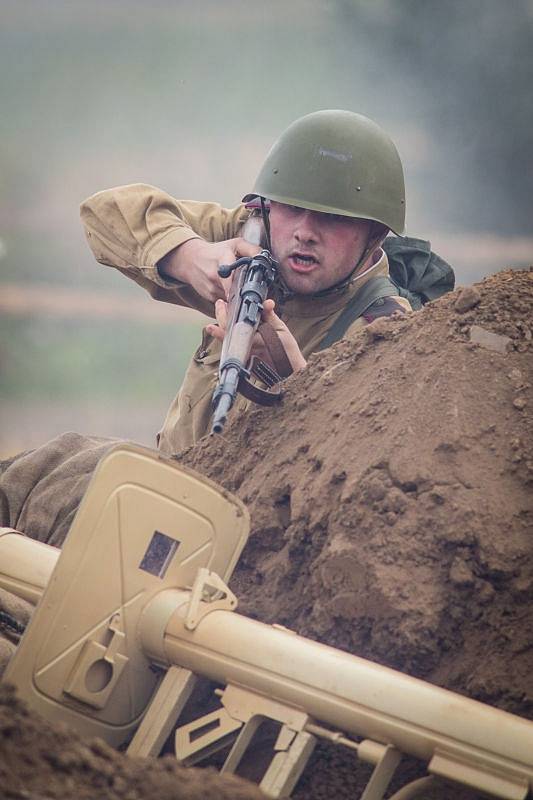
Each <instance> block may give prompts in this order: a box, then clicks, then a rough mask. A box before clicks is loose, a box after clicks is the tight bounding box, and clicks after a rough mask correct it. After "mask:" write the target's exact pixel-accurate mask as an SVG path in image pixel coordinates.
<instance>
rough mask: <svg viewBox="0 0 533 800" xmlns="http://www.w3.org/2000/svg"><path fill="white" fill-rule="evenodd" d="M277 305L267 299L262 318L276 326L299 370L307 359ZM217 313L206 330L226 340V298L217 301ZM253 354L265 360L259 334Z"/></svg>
mask: <svg viewBox="0 0 533 800" xmlns="http://www.w3.org/2000/svg"><path fill="white" fill-rule="evenodd" d="M275 305H276V304H275V303H274V300H271V299H270V298H269V299H267V300H265V302H264V305H263V312H262V315H261V316H262V320H263V322H265V323H267V324H268V325H271V326H272V327H273V328H274V330H275V331H276V333H277V334H278V336H279V338H280V340H281V343H282V345H283V347H284V349H285V352H286V353H287V358H288V359H289V361H290V363H291V366H292V368H293V370H294V372H297V371H298V370H300V369H303V368H304V367H305V366H306V364H307V361H306V360H305V358H304V356H303V354H302V351H301V350H300V348H299V346H298V342H297V341H296V339H295V338H294V336H293V335H292V333H291V332H290V330H289V329H288V328H287V326H286V325H285V323H284V322H283V320H282V319H280V318H279V317H278V315H277V314H276V313H275V311H274V308H275ZM215 315H216V319H217V324H216V325H214V324H211V325H207V326H206V331H207V333H209V334H210V335H211V336H213V337H214V338H215V339H218V340H219V341H221V342H222V341H223V340H224V335H225V333H226V319H227V304H226V303H225V301H224V300H217V301H216V303H215ZM251 355H256V356H259V358H262V359H263V360H265V354H264V343H263V340H262V338H261V336H260V335H259V334H256V335H255V338H254V343H253V345H252V352H251Z"/></svg>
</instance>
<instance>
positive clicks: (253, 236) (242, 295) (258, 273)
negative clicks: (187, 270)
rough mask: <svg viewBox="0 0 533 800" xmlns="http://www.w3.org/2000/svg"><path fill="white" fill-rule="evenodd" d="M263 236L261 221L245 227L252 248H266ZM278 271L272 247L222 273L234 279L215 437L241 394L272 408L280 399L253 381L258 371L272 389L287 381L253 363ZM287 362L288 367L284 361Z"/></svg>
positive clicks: (254, 219)
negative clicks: (266, 303) (255, 340)
mask: <svg viewBox="0 0 533 800" xmlns="http://www.w3.org/2000/svg"><path fill="white" fill-rule="evenodd" d="M262 235H263V227H262V223H261V221H260V219H259V218H258V217H256V216H251V217H250V218H249V219H248V220H247V222H246V224H245V226H244V228H243V237H244V238H245V239H246V240H247V241H249V242H251V244H260V243H261V241H262ZM277 273H278V264H277V262H276V261H275V260H274V258H273V257H272V255H271V254H270V253H269V251H268V250H266V249H263V250H262V251H261V252H260V253H258V254H257V255H256V256H254V257H253V258H239V259H238V260H237V261H235V262H234V263H233V264H229V265H227V266H221V267H220V268H219V270H218V274H219V275H220V277H221V278H228V277H229V276H230V275H231V274H233V280H232V284H231V290H230V295H229V299H228V321H227V327H226V333H225V336H224V342H223V344H222V353H221V356H220V366H219V370H218V384H217V387H216V389H215V391H214V394H213V409H214V411H213V422H212V428H211V432H212V433H221V432H222V430H223V428H224V424H225V422H226V419H227V415H228V412H229V410H230V409H231V407H232V405H233V403H234V402H235V398H236V396H237V392H238V391H240V392H241V394H243V395H244V396H245V397H247V398H248V399H250V400H253V401H254V402H255V403H260V404H263V405H272V404H273V403H274V402H276V401H277V400H278V399H279V397H280V394H279V392H276V391H268V390H264V389H261V387H259V386H257V385H255V384H253V383H252V382H251V381H250V376H251V373H253V374H254V375H255V376H256V377H258V378H259V379H260V380H261V381H262V382H263V383H264V384H265V385H266V386H267V387H268V389H271V388H272V387H273V386H274V385H275V384H277V383H279V381H280V380H281V376H280V375H279V374H278V373H277V372H276V370H274V369H272V368H271V367H270V366H269V365H268V364H265V363H264V362H263V361H261V360H260V359H258V358H255V357H254V358H252V361H251V362H250V363H249V359H250V352H251V349H252V342H253V338H254V336H255V334H256V332H257V330H258V328H259V325H260V323H261V312H262V310H263V303H264V301H265V300H266V298H267V296H268V293H269V291H270V289H271V287H272V286H273V284H274V283H275V281H276V278H277ZM281 363H282V365H283V366H284V362H283V361H282V362H281ZM282 371H285V372H286V370H282ZM289 371H290V367H289ZM283 377H285V375H283Z"/></svg>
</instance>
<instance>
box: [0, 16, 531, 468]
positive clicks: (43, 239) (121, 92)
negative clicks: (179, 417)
mask: <svg viewBox="0 0 533 800" xmlns="http://www.w3.org/2000/svg"><path fill="white" fill-rule="evenodd" d="M481 6H482V7H481ZM532 27H533V15H532V14H531V2H530V0H516V2H515V3H513V4H512V8H511V7H508V5H505V4H501V3H499V2H498V0H485V2H484V3H483V4H481V5H479V4H475V3H470V4H468V3H466V4H465V3H464V2H463V0H448V2H447V3H445V4H442V3H439V2H437V0H429V1H428V0H381V2H379V3H369V2H367V0H327V1H326V0H294V1H293V2H292V3H291V4H289V5H287V3H285V2H284V1H283V0H272V1H271V2H269V3H267V4H255V5H254V4H250V3H249V2H247V1H246V0H225V2H224V3H221V2H219V0H203V2H202V3H201V4H196V5H193V4H190V3H185V2H179V1H178V0H153V1H152V2H151V3H150V4H146V3H144V2H142V0H114V2H113V3H111V4H110V3H108V2H106V1H105V0H93V2H92V3H91V4H88V3H86V2H85V0H53V2H48V3H43V2H42V0H25V2H24V3H21V2H19V0H4V2H3V3H2V25H1V26H0V96H1V98H2V107H1V113H0V315H1V319H0V455H8V454H10V453H13V452H15V451H17V450H19V449H23V448H27V447H33V446H36V445H38V444H40V443H41V442H42V441H44V440H45V439H47V438H49V437H51V436H53V435H55V434H57V433H60V432H62V431H63V430H66V429H68V428H72V429H74V430H78V431H82V432H91V433H95V434H103V435H115V436H118V437H124V438H131V439H134V440H137V441H141V442H144V443H147V444H150V443H152V442H153V435H154V433H155V432H156V431H157V429H158V428H159V426H160V425H161V422H162V419H163V417H164V414H165V411H166V409H167V406H168V404H169V402H170V400H171V399H172V397H173V396H174V394H175V393H176V391H177V389H178V387H179V384H180V382H181V379H182V376H183V372H184V369H185V366H186V363H187V360H188V358H189V356H190V354H191V352H192V350H193V349H194V347H195V346H196V343H197V340H198V333H199V328H200V326H201V324H202V322H201V321H200V320H198V319H195V318H193V317H191V316H185V315H184V312H182V311H180V310H179V309H176V308H172V307H166V306H165V305H164V304H161V303H159V304H158V303H154V302H153V301H151V300H150V299H149V298H148V296H147V295H146V294H145V293H144V292H142V290H140V289H139V287H137V286H135V285H133V284H131V283H130V282H129V281H127V280H124V278H123V277H122V276H121V275H120V274H118V273H115V272H114V271H113V270H111V269H108V268H106V267H100V266H99V265H97V264H96V263H95V262H94V259H93V257H92V255H91V253H90V251H89V248H88V247H87V244H86V242H85V239H84V236H83V231H82V228H81V225H80V222H79V216H78V206H79V203H80V202H81V201H82V200H83V199H84V198H86V197H88V196H89V195H91V194H93V193H94V192H96V191H99V190H101V189H104V188H107V187H109V186H115V185H119V184H123V183H131V182H144V183H150V184H155V185H157V186H160V187H161V188H163V189H165V190H166V191H168V192H169V193H170V194H172V195H175V196H176V197H190V198H194V199H213V200H217V201H219V202H221V203H222V204H224V205H228V206H232V205H235V204H237V203H238V202H239V200H240V198H241V197H242V195H243V194H244V193H245V192H247V191H248V190H249V189H250V187H251V185H252V184H253V181H254V178H255V175H256V173H257V171H258V169H259V166H260V164H261V162H262V160H263V158H264V155H265V153H266V151H267V150H268V148H269V147H270V145H271V143H272V142H273V141H274V139H275V138H276V137H277V135H278V134H279V132H280V131H281V130H283V129H284V128H285V127H286V126H287V125H288V124H289V123H290V122H291V121H292V120H294V119H295V118H297V117H299V116H301V115H303V114H306V113H309V112H311V111H315V110H317V109H320V108H348V109H351V110H353V111H359V112H361V113H363V114H366V115H368V116H370V117H372V118H373V119H375V120H376V121H377V122H378V123H380V124H381V125H382V126H383V127H384V128H385V129H386V130H387V131H388V132H389V133H390V134H391V135H392V138H393V139H394V141H395V142H396V144H397V145H398V149H399V151H400V154H401V156H402V159H403V162H404V166H405V172H406V183H407V230H408V234H409V235H411V236H419V237H422V238H429V239H431V240H432V243H433V245H434V249H435V250H436V251H437V252H438V253H439V254H440V255H441V256H442V257H443V258H445V259H446V260H448V261H449V262H450V263H452V265H453V266H454V267H455V268H456V272H457V280H458V283H460V284H468V283H472V282H473V281H475V280H479V279H480V278H481V277H483V276H484V275H487V274H489V273H491V272H494V271H496V270H498V269H501V268H503V267H507V266H525V265H527V264H529V263H531V262H532V261H533V257H532V254H533V242H532V238H531V234H532V231H531V219H532V218H533V209H532V198H533V187H532V180H533V173H532V172H531V168H530V166H529V165H530V163H531V158H530V155H531V152H532V150H533V141H532V136H533V134H532V131H533V94H532V93H531V90H530V87H531V82H532V80H533V76H532V75H531V63H532V62H531V59H530V41H531V35H532Z"/></svg>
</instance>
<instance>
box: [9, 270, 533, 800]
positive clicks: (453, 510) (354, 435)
mask: <svg viewBox="0 0 533 800" xmlns="http://www.w3.org/2000/svg"><path fill="white" fill-rule="evenodd" d="M532 331H533V271H529V272H527V271H526V272H503V273H500V274H499V275H496V276H492V277H490V278H487V279H486V280H485V281H483V282H482V283H481V284H479V285H477V287H475V288H469V289H464V290H460V291H458V292H455V293H454V294H452V295H448V296H446V297H444V298H442V299H441V300H439V301H437V302H435V303H432V304H431V305H429V306H426V307H425V308H424V309H423V310H422V311H420V312H419V313H417V314H414V315H412V316H410V317H408V318H392V319H388V320H377V321H376V322H375V323H373V324H372V325H371V326H369V327H368V328H367V330H366V331H365V333H364V334H363V335H360V336H358V337H357V338H354V339H353V340H344V341H342V342H339V343H338V344H337V345H335V346H334V347H333V348H331V349H330V350H327V351H326V352H324V353H321V354H318V355H316V356H314V357H312V359H311V361H310V364H309V368H308V369H307V370H306V371H305V372H304V373H302V374H300V375H297V376H294V377H293V378H291V379H290V380H289V381H288V382H287V384H286V389H285V394H284V400H283V403H282V405H280V407H279V408H275V409H269V410H262V409H254V410H252V411H251V412H250V413H249V414H248V415H246V416H245V417H244V418H242V419H241V420H239V421H233V422H232V423H231V424H229V425H228V427H227V430H226V431H225V434H224V436H223V437H219V438H210V439H206V440H204V441H202V442H201V443H200V444H199V445H197V446H196V447H195V448H192V449H191V450H189V451H188V452H186V453H185V454H183V455H182V456H181V457H180V460H181V461H183V462H184V463H186V464H188V465H190V466H192V467H194V468H195V469H197V470H199V471H201V472H203V473H205V474H206V475H208V476H209V477H211V478H212V479H214V480H216V481H218V482H220V483H221V484H222V485H224V486H225V487H226V488H228V489H229V490H232V491H234V492H236V493H237V494H238V495H239V496H240V497H241V498H242V499H243V500H244V501H245V502H246V503H247V504H248V507H249V509H250V513H251V517H252V532H251V537H250V541H249V543H248V545H247V547H246V549H245V551H244V554H243V556H242V558H241V560H240V562H239V564H238V566H237V568H236V570H235V573H234V578H233V581H232V586H233V588H234V590H235V591H236V593H237V595H238V597H239V599H240V608H239V611H240V612H241V613H244V614H247V615H250V616H253V617H256V618H258V619H261V620H263V621H265V622H278V623H282V624H284V625H286V626H287V627H290V628H292V629H293V630H296V631H298V632H299V633H301V634H303V635H305V636H308V637H310V638H312V639H317V640H319V641H322V642H325V643H328V644H331V645H334V646H336V647H340V648H342V649H344V650H348V651H350V652H352V653H355V654H357V655H360V656H364V657H366V658H369V659H372V660H374V661H378V662H380V663H383V664H387V665H389V666H392V667H394V668H396V669H399V670H402V671H404V672H407V673H410V674H412V675H416V676H418V677H422V678H424V679H426V680H429V681H432V682H434V683H436V684H439V685H441V686H445V687H447V688H451V689H454V690H455V691H458V692H461V693H464V694H467V695H469V696H470V697H474V698H477V699H479V700H482V701H484V702H488V703H491V704H493V705H495V706H498V707H500V708H503V709H506V710H509V711H512V712H514V713H518V714H520V715H522V716H525V717H529V718H532V719H533V634H532V632H531V624H530V620H531V617H532V611H533V564H532V560H531V558H530V548H531V536H532V533H533V525H532V521H533V499H532V495H533V491H532V490H533V441H532V434H531V431H532V425H531V423H532V409H533V392H532V388H531V385H532V383H533V379H532V378H533V376H532V370H533V360H532V358H531V355H532V350H533V346H532ZM0 700H1V698H0ZM3 702H4V706H3V707H2V706H1V705H0V736H1V737H2V738H1V741H0V746H1V748H2V759H1V762H2V763H3V767H2V768H1V769H2V770H3V774H2V772H1V771H0V782H2V784H3V785H5V786H8V787H10V788H9V791H11V794H7V795H6V796H7V797H30V798H31V797H37V795H38V794H39V792H40V793H41V796H42V792H43V791H44V790H43V788H42V787H43V786H45V787H46V792H47V794H46V796H47V797H58V796H66V797H68V796H69V795H74V794H76V795H77V796H78V797H80V798H83V797H94V796H99V797H105V798H126V797H128V798H129V797H131V798H135V797H144V798H151V797H155V796H160V797H163V798H165V797H168V798H170V797H189V798H192V797H196V796H197V794H198V796H199V794H200V790H201V791H202V792H203V793H206V794H208V795H209V796H210V797H226V796H228V797H229V796H230V795H231V796H232V797H238V796H242V797H245V796H250V797H252V796H253V795H252V794H251V793H250V794H249V795H247V794H244V791H245V790H243V789H238V788H237V784H229V783H228V784H225V783H220V784H219V783H217V784H215V783H214V778H213V777H212V776H211V774H210V773H209V772H208V773H203V777H202V779H201V783H198V781H197V779H196V778H195V777H193V776H194V772H193V771H187V772H186V773H183V772H181V771H179V770H178V768H177V767H176V766H175V765H174V764H173V763H171V762H170V761H167V760H165V759H163V760H162V761H160V762H158V763H156V764H153V765H151V766H150V768H149V769H148V768H147V767H146V766H145V763H144V762H142V763H140V764H139V762H132V761H128V760H126V759H124V757H122V756H119V755H118V754H116V753H114V752H113V751H111V750H110V749H109V748H107V747H106V746H104V745H102V744H96V743H94V742H93V743H88V744H81V743H80V742H79V741H78V740H77V739H76V738H75V737H72V734H70V733H69V734H67V733H66V732H65V731H64V730H62V729H60V730H58V729H57V728H55V727H54V728H52V726H48V725H46V726H44V727H43V726H40V723H39V724H37V723H36V722H35V721H34V718H33V717H32V716H25V715H24V712H23V711H22V710H21V709H20V707H19V706H18V705H17V704H16V703H15V704H14V703H13V699H12V698H11V697H9V696H8V697H7V699H6V696H5V695H4V700H3ZM6 709H7V711H6ZM343 752H344V751H341V750H339V749H335V748H331V747H330V748H329V749H328V748H319V750H318V754H317V756H316V758H315V760H314V763H313V764H312V765H311V767H310V769H309V770H308V771H307V772H306V773H305V775H304V778H303V780H302V782H301V783H300V785H299V787H298V789H297V791H296V793H295V796H296V797H306V798H312V800H321V798H328V800H329V798H331V797H336V798H341V797H349V796H350V797H353V796H354V788H355V786H357V785H359V786H360V778H359V777H358V775H359V769H360V768H357V769H355V768H354V764H353V757H352V756H350V755H343ZM6 765H7V766H6ZM365 774H366V773H365ZM20 775H24V776H25V777H24V791H22V788H21V784H20V783H17V781H18V780H19V776H20ZM189 776H191V777H190V778H189ZM20 780H22V779H20ZM225 780H230V779H225ZM7 781H9V782H7ZM30 781H33V782H30ZM56 781H57V784H56ZM59 781H62V783H59ZM176 781H178V782H177V783H176ZM211 781H213V783H210V782H211ZM215 786H216V788H215ZM39 787H40V789H39ZM58 787H60V788H58ZM227 787H231V788H229V789H228V788H227ZM60 789H61V791H60ZM238 791H241V792H242V794H241V795H239V794H238ZM250 791H251V790H250ZM17 792H18V793H17ZM24 792H25V793H24ZM32 792H33V794H32ZM54 792H56V793H55V794H54ZM171 792H174V794H172V793H171ZM224 792H226V793H224ZM452 796H453V797H455V798H458V797H459V793H457V791H454V790H453V789H451V790H450V791H448V792H445V793H444V794H442V793H441V794H436V795H435V797H439V798H441V799H442V798H444V797H446V798H448V797H452ZM462 796H463V795H461V797H462ZM428 797H429V795H428Z"/></svg>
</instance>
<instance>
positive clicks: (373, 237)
mask: <svg viewBox="0 0 533 800" xmlns="http://www.w3.org/2000/svg"><path fill="white" fill-rule="evenodd" d="M259 202H260V203H261V219H262V220H263V227H264V230H265V239H266V247H267V250H268V251H269V252H270V253H272V241H271V238H270V215H269V208H268V206H267V203H266V202H265V198H264V197H259ZM374 228H375V232H374ZM388 233H389V229H388V228H387V227H385V226H384V225H382V224H381V223H380V222H372V221H370V233H369V234H368V240H367V243H366V247H365V249H364V250H363V253H362V254H361V256H360V257H359V259H358V260H357V263H356V264H355V266H354V268H353V270H352V271H351V272H350V274H349V275H348V276H347V277H346V278H344V280H342V281H341V282H340V283H336V284H335V285H334V286H330V287H328V288H327V289H323V290H322V291H321V292H317V293H316V294H312V295H310V297H327V296H328V295H330V294H336V293H337V292H342V291H343V290H344V289H345V288H346V287H347V286H349V285H350V284H351V283H352V282H353V281H354V280H355V279H356V278H357V273H358V271H359V270H360V269H361V267H362V266H363V264H364V263H365V262H366V261H367V259H369V258H370V256H371V255H372V253H374V252H375V251H376V250H377V248H378V247H381V245H382V244H383V242H384V241H385V239H386V238H387V234H388ZM296 295H297V292H293V291H292V289H289V287H288V286H286V284H285V282H284V281H283V279H282V278H281V276H278V303H279V302H280V301H281V303H282V304H283V303H285V302H286V301H287V300H290V299H291V298H292V297H295V296H296ZM280 312H281V309H280V311H279V312H278V313H280Z"/></svg>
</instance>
